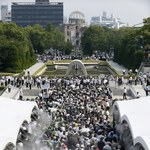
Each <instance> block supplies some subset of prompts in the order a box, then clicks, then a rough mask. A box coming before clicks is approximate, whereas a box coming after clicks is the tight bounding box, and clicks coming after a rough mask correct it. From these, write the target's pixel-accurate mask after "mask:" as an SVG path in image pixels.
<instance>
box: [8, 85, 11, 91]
mask: <svg viewBox="0 0 150 150" xmlns="http://www.w3.org/2000/svg"><path fill="white" fill-rule="evenodd" d="M8 92H9V93H10V92H11V84H10V83H9V84H8Z"/></svg>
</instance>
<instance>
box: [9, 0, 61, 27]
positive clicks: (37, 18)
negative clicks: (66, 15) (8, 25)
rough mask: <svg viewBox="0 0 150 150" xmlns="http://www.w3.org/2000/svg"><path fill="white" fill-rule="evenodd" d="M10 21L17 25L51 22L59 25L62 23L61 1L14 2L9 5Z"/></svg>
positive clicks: (43, 24)
mask: <svg viewBox="0 0 150 150" xmlns="http://www.w3.org/2000/svg"><path fill="white" fill-rule="evenodd" d="M11 12H12V22H15V23H16V24H17V25H19V26H23V27H25V26H28V25H31V26H32V25H35V24H40V25H42V26H46V24H47V23H49V22H50V23H52V24H53V25H54V26H59V25H60V24H62V23H63V3H62V2H49V0H36V2H35V3H23V2H20V3H16V2H13V3H12V5H11Z"/></svg>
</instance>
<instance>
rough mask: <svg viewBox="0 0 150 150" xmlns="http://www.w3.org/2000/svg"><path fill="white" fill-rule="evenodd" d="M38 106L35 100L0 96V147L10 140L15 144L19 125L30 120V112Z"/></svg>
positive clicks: (2, 147)
mask: <svg viewBox="0 0 150 150" xmlns="http://www.w3.org/2000/svg"><path fill="white" fill-rule="evenodd" d="M34 108H38V107H37V104H36V103H35V102H29V101H19V100H13V99H8V98H4V97H0V119H1V123H0V139H1V138H2V139H3V140H0V149H4V147H5V146H6V145H5V144H7V143H9V142H11V143H13V144H14V145H16V141H17V136H18V133H19V130H20V127H21V125H22V123H23V122H24V121H26V122H28V123H29V122H30V121H31V113H32V111H33V109H34Z"/></svg>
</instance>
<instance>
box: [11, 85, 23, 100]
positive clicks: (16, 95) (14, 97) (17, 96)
mask: <svg viewBox="0 0 150 150" xmlns="http://www.w3.org/2000/svg"><path fill="white" fill-rule="evenodd" d="M21 90H22V87H20V88H19V89H18V91H17V92H16V94H15V95H14V96H13V97H12V99H15V100H17V99H19V96H20V95H19V93H20V91H21Z"/></svg>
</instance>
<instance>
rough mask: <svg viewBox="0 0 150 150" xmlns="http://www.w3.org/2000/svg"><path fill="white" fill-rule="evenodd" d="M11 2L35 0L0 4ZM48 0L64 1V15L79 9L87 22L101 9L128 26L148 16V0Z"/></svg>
mask: <svg viewBox="0 0 150 150" xmlns="http://www.w3.org/2000/svg"><path fill="white" fill-rule="evenodd" d="M11 2H35V1H34V0H5V1H4V0H3V1H0V5H9V10H10V5H11ZM50 2H64V17H67V18H68V17H69V14H70V13H71V12H72V11H81V12H83V13H84V15H85V20H86V22H87V23H88V24H89V23H90V20H91V17H93V16H101V15H102V14H103V11H106V12H107V15H108V16H110V15H111V14H113V16H114V18H120V19H121V21H122V22H124V23H129V26H132V25H135V24H138V23H142V22H143V19H144V18H147V17H150V1H149V0H111V1H110V0H101V1H100V0H93V1H90V0H82V1H81V0H50Z"/></svg>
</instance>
